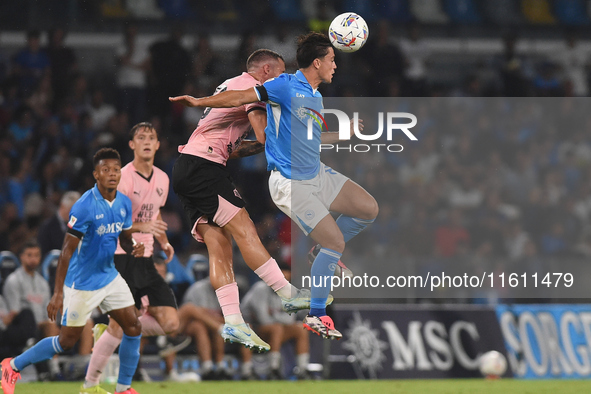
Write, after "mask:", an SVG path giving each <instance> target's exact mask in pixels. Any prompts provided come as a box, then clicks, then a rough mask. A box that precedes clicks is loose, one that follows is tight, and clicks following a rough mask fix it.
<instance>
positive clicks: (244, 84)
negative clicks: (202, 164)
mask: <svg viewBox="0 0 591 394" xmlns="http://www.w3.org/2000/svg"><path fill="white" fill-rule="evenodd" d="M257 85H260V83H259V81H258V80H256V79H255V78H254V77H253V76H252V75H250V74H248V73H242V75H239V76H237V77H234V78H231V79H228V80H226V81H225V82H224V83H222V84H221V85H220V86H218V87H217V89H216V91H215V93H214V94H218V93H220V92H223V91H226V90H245V89H248V88H252V87H254V86H257ZM254 110H263V111H265V110H266V109H265V103H262V102H258V103H252V104H245V105H242V106H240V107H234V108H206V109H205V112H204V113H203V116H202V117H201V120H200V121H199V125H198V126H197V128H196V129H195V131H193V134H191V137H190V138H189V142H187V144H186V145H181V146H179V152H180V153H183V154H187V155H193V156H198V157H202V158H204V159H207V160H210V161H213V162H216V163H220V164H222V165H226V161H227V160H228V157H229V156H230V154H231V153H232V151H233V150H234V149H236V147H238V145H240V142H241V141H242V140H243V139H244V138H245V137H246V136H247V135H248V133H249V131H250V129H251V126H250V122H249V120H248V113H249V112H250V111H254Z"/></svg>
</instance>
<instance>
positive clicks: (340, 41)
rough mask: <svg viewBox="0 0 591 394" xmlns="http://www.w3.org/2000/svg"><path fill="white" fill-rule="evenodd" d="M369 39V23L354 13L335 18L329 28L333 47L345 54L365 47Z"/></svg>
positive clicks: (329, 36) (346, 13)
mask: <svg viewBox="0 0 591 394" xmlns="http://www.w3.org/2000/svg"><path fill="white" fill-rule="evenodd" d="M367 37H369V29H368V28H367V23H365V20H363V18H362V17H360V16H359V15H357V14H356V13H354V12H345V13H344V14H341V15H339V16H337V17H336V18H334V19H333V20H332V22H331V23H330V27H329V28H328V38H330V42H331V43H332V45H333V46H334V47H335V48H336V49H338V50H339V51H343V52H355V51H358V50H359V49H361V47H362V46H363V45H365V43H366V41H367Z"/></svg>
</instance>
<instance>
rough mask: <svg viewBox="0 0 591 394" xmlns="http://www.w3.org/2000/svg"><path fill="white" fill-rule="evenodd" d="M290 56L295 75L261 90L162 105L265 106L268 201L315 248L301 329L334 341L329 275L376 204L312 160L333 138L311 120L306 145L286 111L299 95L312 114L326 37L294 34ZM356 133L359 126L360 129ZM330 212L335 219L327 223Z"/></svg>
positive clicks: (328, 78) (323, 72)
mask: <svg viewBox="0 0 591 394" xmlns="http://www.w3.org/2000/svg"><path fill="white" fill-rule="evenodd" d="M296 58H297V62H298V67H299V70H298V71H297V72H296V73H295V74H282V75H281V76H279V77H277V78H275V79H272V80H269V81H267V82H265V83H264V84H263V85H262V86H255V87H253V88H250V89H244V90H234V91H230V90H228V91H226V92H223V93H219V94H217V95H214V96H210V97H203V98H194V97H191V96H180V97H172V98H170V100H171V101H173V102H175V101H176V102H181V103H183V104H185V105H187V106H191V107H195V106H200V107H214V108H227V107H237V106H243V105H247V104H249V103H254V102H258V101H265V102H267V126H266V128H265V134H266V144H265V154H266V157H267V163H268V165H267V169H268V170H269V171H271V176H270V178H269V189H270V193H271V197H272V199H273V201H274V202H275V204H276V205H277V206H278V207H279V209H281V210H282V211H283V212H285V213H286V214H287V215H289V216H290V217H291V219H292V220H293V221H294V222H295V223H296V224H297V225H298V226H299V227H300V228H301V229H302V231H303V232H304V233H305V234H306V235H310V236H311V237H312V239H313V240H314V241H316V242H317V243H318V244H320V245H321V248H320V250H319V252H318V254H317V255H316V257H315V259H314V263H313V264H312V269H311V276H312V278H311V279H312V299H311V308H310V312H309V314H308V316H306V318H305V319H304V327H305V328H307V329H309V330H311V331H313V332H315V333H317V334H319V335H321V336H323V337H325V338H337V339H339V338H341V337H342V335H341V333H340V332H339V331H338V330H336V329H335V328H334V322H333V320H332V319H331V318H330V317H329V316H327V314H326V307H325V303H326V300H327V296H329V292H330V288H329V286H330V277H332V275H333V274H334V270H335V267H336V266H337V265H338V262H339V260H340V257H341V255H342V253H343V251H344V249H345V243H346V242H347V241H349V240H350V239H351V238H353V237H354V236H355V235H357V234H358V233H359V232H360V231H362V230H363V229H365V228H366V227H367V226H368V225H369V224H370V223H372V222H373V221H374V220H375V218H376V216H377V215H378V204H377V202H376V200H375V199H374V198H373V197H372V196H371V195H370V194H369V193H368V192H367V191H365V190H364V189H363V188H362V187H361V186H359V185H358V184H356V183H355V182H353V181H351V180H350V179H348V178H347V177H345V176H344V175H342V174H340V173H338V172H336V171H335V170H333V169H332V168H330V167H327V166H325V165H324V164H323V163H322V162H321V161H320V144H321V143H325V144H330V143H334V142H337V141H338V133H334V132H325V133H322V130H321V128H320V125H318V124H316V123H315V122H312V127H313V137H312V139H311V140H308V139H307V135H308V130H307V122H304V120H303V119H302V118H300V117H299V116H297V115H298V110H299V109H300V107H297V108H294V107H293V106H292V98H296V97H300V98H303V99H305V100H306V101H305V103H306V105H307V106H308V107H311V109H313V110H314V111H315V112H318V113H320V112H321V111H322V108H323V104H322V95H321V94H320V92H318V90H317V89H318V86H319V85H320V84H321V83H323V82H324V83H330V82H332V77H333V74H334V72H335V69H336V67H337V66H336V63H335V53H334V49H333V48H332V46H331V44H330V41H329V39H328V38H327V37H326V36H324V35H322V34H319V33H309V34H307V35H304V36H301V37H300V38H299V40H298V46H297V53H296ZM292 121H295V123H293V122H292ZM359 128H360V129H362V127H361V125H359ZM351 129H353V127H351ZM351 131H352V130H351ZM330 211H333V212H337V213H340V214H341V215H340V216H339V217H338V219H337V220H334V219H333V217H332V216H331V215H330Z"/></svg>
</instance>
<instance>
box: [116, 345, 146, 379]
mask: <svg viewBox="0 0 591 394" xmlns="http://www.w3.org/2000/svg"><path fill="white" fill-rule="evenodd" d="M141 338H142V335H141V334H140V335H138V336H137V337H130V336H127V335H125V334H123V339H121V345H120V346H119V377H118V378H117V385H122V386H127V388H129V387H130V386H131V380H132V379H133V374H134V373H135V370H136V369H137V363H138V361H139V360H140V340H141Z"/></svg>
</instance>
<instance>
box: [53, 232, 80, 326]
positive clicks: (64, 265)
mask: <svg viewBox="0 0 591 394" xmlns="http://www.w3.org/2000/svg"><path fill="white" fill-rule="evenodd" d="M79 243H80V238H78V237H75V236H74V235H72V234H70V233H66V236H65V237H64V243H63V245H62V252H61V253H60V256H59V258H58V260H57V269H56V271H55V287H54V290H53V296H52V297H51V301H49V305H47V316H48V317H49V320H51V321H55V319H56V317H57V314H58V312H59V311H60V310H61V309H62V306H63V303H64V281H65V280H66V274H67V273H68V267H69V266H70V259H71V258H72V255H73V254H74V251H75V250H76V248H77V247H78V244H79Z"/></svg>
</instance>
